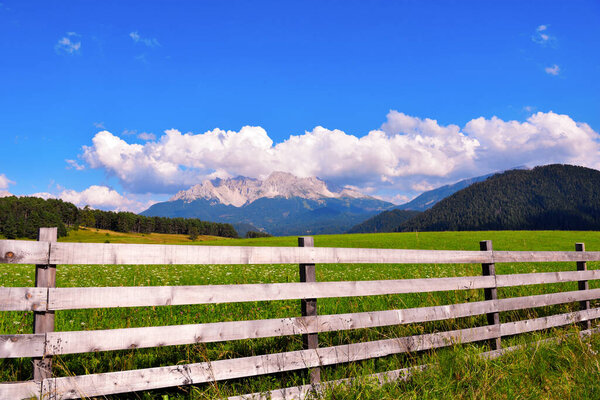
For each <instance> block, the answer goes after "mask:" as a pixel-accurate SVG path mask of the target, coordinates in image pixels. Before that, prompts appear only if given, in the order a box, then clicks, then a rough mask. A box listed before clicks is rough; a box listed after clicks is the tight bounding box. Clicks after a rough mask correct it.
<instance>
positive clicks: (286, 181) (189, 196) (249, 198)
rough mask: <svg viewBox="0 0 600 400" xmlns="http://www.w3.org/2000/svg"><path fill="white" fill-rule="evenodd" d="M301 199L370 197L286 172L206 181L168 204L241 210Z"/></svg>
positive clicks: (177, 195) (181, 192)
mask: <svg viewBox="0 0 600 400" xmlns="http://www.w3.org/2000/svg"><path fill="white" fill-rule="evenodd" d="M262 197H267V198H273V197H284V198H291V197H301V198H305V199H312V200H316V199H322V198H341V197H351V198H369V196H366V195H364V194H362V193H360V192H358V191H356V190H353V189H349V188H342V189H341V190H340V189H339V188H335V187H333V186H331V187H330V186H328V185H327V183H326V182H325V181H323V180H321V179H319V178H317V177H308V178H299V177H297V176H295V175H293V174H290V173H288V172H281V171H275V172H272V173H271V174H270V175H269V176H268V177H267V178H266V179H265V180H264V181H262V180H259V179H253V178H247V177H242V176H239V177H236V178H229V179H214V180H212V181H210V180H206V181H204V182H202V183H200V184H198V185H194V186H192V187H191V188H189V189H188V190H182V191H180V192H179V193H177V194H176V195H175V196H173V197H172V198H171V199H170V200H169V201H175V200H183V201H184V202H186V203H190V202H192V201H194V200H197V199H206V200H213V201H215V203H220V204H224V205H232V206H235V207H241V206H243V205H245V204H249V203H252V202H253V201H255V200H257V199H259V198H262Z"/></svg>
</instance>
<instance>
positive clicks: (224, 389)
mask: <svg viewBox="0 0 600 400" xmlns="http://www.w3.org/2000/svg"><path fill="white" fill-rule="evenodd" d="M80 233H81V231H80ZM91 233H92V235H89V236H81V237H79V238H77V237H76V236H69V237H67V238H66V239H67V240H70V241H99V242H104V241H105V240H103V236H102V234H103V233H104V237H106V235H105V234H106V233H109V234H110V235H111V236H110V238H114V239H116V237H117V234H116V233H114V232H91ZM71 234H73V232H72V233H71ZM82 234H84V235H88V234H90V232H85V231H84V232H83V233H82ZM97 234H99V235H97ZM113 234H114V235H115V236H113ZM169 236H175V235H169ZM177 236H182V237H179V238H172V237H171V238H164V240H168V241H166V242H160V241H159V242H158V243H170V244H183V243H186V244H190V241H189V239H188V238H187V237H185V236H184V235H177ZM121 238H122V240H123V241H125V242H136V243H150V242H148V241H146V242H144V241H142V242H140V241H139V240H142V239H143V240H149V237H147V236H144V237H140V236H135V237H134V238H128V237H127V235H125V234H124V236H121ZM88 239H89V240H88ZM95 239H97V240H95ZM484 239H490V240H493V241H494V248H495V249H497V250H572V249H573V248H574V243H575V242H585V243H586V249H587V250H590V251H592V250H600V235H599V234H598V232H559V231H557V232H551V231H547V232H528V231H519V232H438V233H396V234H356V235H323V236H316V237H315V245H317V246H328V247H379V248H413V249H456V250H460V249H466V250H477V249H478V248H479V241H480V240H484ZM111 241H112V240H111ZM115 242H116V240H115ZM154 243H156V242H154ZM198 244H210V245H252V246H295V245H297V239H296V238H295V237H283V238H279V237H277V238H260V239H227V240H217V239H214V240H205V241H202V242H199V243H198ZM588 267H589V268H598V264H597V263H589V265H588ZM573 269H575V266H574V265H570V264H565V263H549V264H499V265H497V271H498V273H500V274H506V273H525V272H543V271H555V270H573ZM480 273H481V266H480V265H478V264H449V265H446V264H444V265H441V264H440V265H430V264H427V265H393V264H383V265H347V264H326V265H318V266H317V279H318V280H320V281H340V280H373V279H403V278H428V277H443V276H468V275H479V274H480ZM296 281H298V266H297V265H247V266H228V265H224V266H216V265H179V266H174V265H160V266H148V265H138V266H114V265H103V266H95V265H76V266H71V265H61V266H58V270H57V286H59V287H75V286H83V287H85V286H142V285H143V286H162V285H204V284H231V283H264V282H296ZM33 282H34V267H33V266H27V265H25V266H20V265H0V285H2V286H32V285H33ZM590 287H594V288H595V287H598V285H597V283H596V282H590ZM576 289H577V283H575V282H573V283H565V284H553V285H536V286H528V287H522V288H505V289H502V290H499V295H500V296H501V297H511V296H523V295H532V294H541V293H548V292H555V291H564V290H576ZM480 300H483V291H482V290H468V291H460V292H458V291H457V292H438V293H420V294H406V295H393V296H372V297H362V298H337V299H322V300H319V302H318V313H319V314H336V313H350V312H361V311H374V310H385V309H398V308H410V307H421V306H431V305H442V304H452V303H460V302H467V301H480ZM595 305H596V306H597V304H595ZM577 307H578V305H577V304H575V303H574V304H565V305H560V306H552V307H542V308H537V309H532V310H524V311H515V312H506V313H502V314H501V321H503V322H506V321H512V320H518V319H526V318H534V317H538V316H544V315H549V314H554V313H560V312H566V311H569V310H576V309H577ZM298 315H299V301H273V302H253V303H232V304H218V305H197V306H171V307H138V308H122V309H97V310H70V311H60V312H57V313H56V330H57V331H68V330H86V329H112V328H125V327H137V326H161V325H178V324H194V323H204V322H216V321H228V320H240V319H241V320H253V319H265V318H285V317H294V316H298ZM32 320H33V317H32V315H31V313H23V312H3V313H0V333H2V334H8V333H31V326H32ZM484 324H485V317H473V318H460V319H456V320H448V321H441V322H433V323H427V324H412V325H403V326H395V327H386V328H376V329H360V330H354V331H346V332H332V333H325V334H320V335H319V340H320V345H321V346H329V345H337V344H345V343H355V342H359V341H367V340H377V339H386V338H390V337H398V336H406V335H412V334H421V333H430V332H435V331H440V330H448V329H458V328H466V327H473V326H480V325H484ZM528 336H531V335H525V336H521V337H518V338H507V339H506V340H505V343H506V345H510V344H514V343H519V341H522V340H533V339H534V338H536V337H537V335H534V336H533V337H528ZM301 346H302V344H301V340H300V337H298V336H289V337H283V338H267V339H255V340H241V341H235V342H224V343H212V344H204V345H190V346H170V347H165V348H155V349H138V350H124V351H114V352H103V353H91V354H80V355H69V356H63V357H58V358H57V359H56V362H55V365H56V368H55V372H56V374H57V375H59V376H64V375H71V374H86V373H100V372H108V371H119V370H127V369H135V368H148V367H156V366H162V365H175V364H180V363H186V362H202V361H206V360H217V359H222V358H234V357H244V356H250V355H256V354H268V353H277V352H282V351H288V350H298V349H300V348H301ZM473 347H474V346H468V347H465V348H464V349H465V350H462V349H463V348H462V347H459V348H457V349H455V350H452V351H458V352H459V353H460V352H462V351H467V353H465V354H466V355H465V356H466V357H468V356H469V353H468V351H469V350H468V349H471V348H473ZM475 347H476V348H477V351H482V350H483V349H485V344H480V345H477V346H475ZM473 351H474V350H473ZM444 354H446V353H445V352H434V353H427V352H426V353H419V354H411V355H397V356H390V357H384V358H381V359H377V360H368V361H365V362H360V363H355V364H351V365H341V366H337V367H328V368H324V370H323V378H324V379H341V378H345V377H348V376H356V375H360V374H365V373H372V372H378V371H384V370H389V369H397V368H402V367H406V366H411V365H418V364H422V363H425V362H428V361H429V360H430V358H431V357H444ZM448 354H452V353H451V352H450V353H448ZM449 357H450V358H452V357H454V358H457V357H458V356H449ZM598 360H599V359H598V358H596V362H598ZM439 362H440V363H441V364H443V362H444V360H443V359H440V360H439ZM486 362H487V361H486ZM489 362H490V363H491V364H489V365H490V367H489V368H491V367H493V366H494V365H496V364H494V362H496V361H493V362H492V361H489ZM481 368H483V366H481ZM486 368H488V367H486ZM561 368H562V367H561ZM569 368H571V367H564V368H563V370H561V371H563V372H564V373H571V372H573V371H571V370H570V369H569ZM573 368H577V366H575V365H574V366H573ZM507 371H510V374H513V373H517V374H518V370H514V369H508V370H507ZM427 373H429V372H426V373H425V374H427ZM488 373H489V374H492V372H491V371H488ZM494 373H497V374H500V373H504V372H503V371H502V370H500V371H497V372H494ZM581 373H584V372H583V371H582V372H581ZM31 374H32V371H31V363H30V360H29V359H22V360H1V361H0V381H16V380H28V379H31ZM424 376H425V375H424ZM490 376H494V375H490ZM431 379H433V378H431ZM490 379H491V378H490ZM498 379H499V378H498ZM306 380H307V375H306V373H305V372H297V373H287V374H275V375H270V376H265V377H259V378H252V379H240V380H234V381H230V382H226V383H219V384H218V385H198V386H194V387H184V388H179V389H174V390H164V391H152V392H148V393H144V394H135V395H133V396H135V398H161V396H164V395H167V396H169V398H194V399H196V398H211V397H218V396H224V395H233V394H243V393H250V392H255V391H263V390H268V389H275V388H279V387H286V386H293V385H299V384H303V383H306ZM414 382H418V381H414ZM523 382H524V383H527V384H530V385H534V384H536V383H535V382H534V381H533V378H532V380H531V381H530V382H525V381H523ZM415 384H416V383H415ZM448 384H449V383H448ZM455 384H456V385H457V386H456V390H455V392H450V393H452V395H453V396H456V397H457V398H475V397H464V396H463V397H460V396H461V395H460V394H459V392H462V389H460V390H459V388H460V387H461V386H460V385H459V384H458V383H457V382H455ZM410 385H411V383H410V382H409V383H407V384H402V385H400V386H394V385H389V386H386V387H385V388H384V389H381V390H385V392H375V393H380V395H381V396H380V397H383V398H385V397H386V396H388V395H385V393H387V391H389V393H390V394H389V397H387V398H402V397H403V396H404V395H403V396H398V394H400V393H405V392H406V396H408V397H406V398H418V397H425V398H427V396H430V397H429V398H442V397H432V396H436V393H438V394H439V393H441V391H439V392H432V393H430V394H427V393H425V394H423V393H422V392H419V389H418V386H410ZM481 385H484V386H485V385H486V384H484V383H481ZM592 385H593V386H595V387H596V390H597V388H598V387H600V384H597V383H596V382H595V381H594V382H593V384H592ZM425 386H427V385H425ZM492 386H493V385H492ZM367 387H369V386H368V385H367ZM340 390H341V392H340V394H339V396H341V397H334V398H359V397H367V398H380V397H368V396H367V395H366V394H363V392H361V391H360V389H352V391H349V392H347V393H346V392H344V391H343V389H340ZM344 390H347V389H344ZM354 390H358V392H355V391H354ZM369 390H375V389H373V388H371V389H368V390H367V389H365V391H369ZM395 390H402V392H396V391H395ZM490 390H491V391H490V392H489V393H488V392H485V390H484V389H481V390H480V391H477V392H474V393H478V394H481V393H488V394H486V396H488V398H503V397H502V396H504V398H510V397H506V396H505V394H504V392H500V391H498V392H493V390H495V389H494V388H493V387H490ZM590 390H592V389H590ZM353 393H355V394H353ZM494 393H496V394H498V395H499V396H498V397H495V396H493V394H494ZM536 393H537V392H536ZM333 395H335V394H332V396H333ZM131 396H132V395H123V396H109V398H131ZM336 396H337V395H336ZM519 396H521V395H519ZM519 396H517V397H514V398H528V397H519ZM543 397H544V396H542V398H543ZM478 398H481V397H478ZM529 398H533V397H529Z"/></svg>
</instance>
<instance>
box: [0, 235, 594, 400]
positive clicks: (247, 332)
mask: <svg viewBox="0 0 600 400" xmlns="http://www.w3.org/2000/svg"><path fill="white" fill-rule="evenodd" d="M40 237H41V238H42V239H45V240H43V241H38V242H31V241H12V240H11V241H8V240H4V241H0V263H4V264H11V263H16V264H36V283H37V285H36V287H34V288H22V287H0V311H34V313H35V318H36V322H35V327H34V333H33V334H18V335H0V358H20V357H31V358H33V362H34V377H33V378H34V379H33V380H32V381H28V382H12V383H0V398H28V397H31V396H36V397H38V398H44V399H47V398H53V399H70V398H79V397H90V396H102V395H108V394H113V393H123V392H131V391H139V390H150V389H158V388H165V387H171V386H179V385H190V384H198V383H204V382H214V381H220V380H226V379H234V378H242V377H251V376H258V375H262V374H270V373H276V372H283V371H294V370H301V369H306V368H313V369H314V370H313V373H311V382H312V383H313V384H316V383H317V382H318V381H319V374H318V368H319V367H321V366H326V365H334V364H340V363H348V362H353V361H359V360H365V359H369V358H374V357H383V356H386V355H391V354H400V353H406V352H415V351H422V350H427V349H434V348H439V347H444V346H448V345H450V344H453V343H459V342H460V343H468V342H475V341H484V340H486V341H490V343H491V344H492V347H494V348H500V345H501V341H500V340H501V338H502V337H503V336H511V335H516V334H520V333H525V332H532V331H538V330H543V329H548V328H552V327H557V326H563V325H567V324H571V323H579V322H586V326H587V327H588V328H589V326H590V325H589V321H591V320H593V319H597V318H600V308H591V307H590V300H594V299H600V289H589V287H588V285H587V281H588V280H594V279H600V270H587V264H586V261H600V252H586V251H583V250H584V249H583V245H582V244H578V245H577V249H576V250H577V251H574V252H566V251H557V252H554V251H552V252H549V251H542V252H532V251H495V250H491V243H490V242H487V241H486V242H482V251H441V250H391V249H350V248H348V249H346V248H318V247H312V238H302V239H301V241H300V244H301V246H302V247H297V248H295V247H294V248H291V247H279V248H276V247H216V246H161V245H130V244H80V243H57V242H56V241H55V239H54V238H53V237H52V232H49V231H47V230H42V232H41V235H40ZM506 262H510V263H525V262H527V263H529V262H575V263H576V268H577V270H571V271H559V272H542V273H526V274H511V275H497V274H496V273H495V268H494V266H495V264H496V263H506ZM292 263H293V264H299V265H300V275H301V280H302V282H298V283H271V284H241V285H203V286H162V287H90V288H84V287H79V288H56V287H53V286H54V280H53V277H52V274H53V273H54V272H55V271H56V268H55V266H56V265H63V264H106V265H118V264H292ZM323 263H369V264H371V263H373V264H376V263H386V264H444V263H446V264H457V263H465V264H473V263H477V264H481V265H482V275H481V276H467V277H445V278H427V279H400V280H377V281H352V282H349V281H346V282H315V275H314V268H315V264H323ZM48 274H49V276H50V277H49V278H48V276H47V275H48ZM560 282H579V290H576V291H569V292H558V293H549V294H542V295H534V296H524V297H512V298H498V295H497V293H496V289H497V288H501V287H511V286H523V285H535V284H547V283H560ZM469 289H483V290H484V291H485V293H486V296H485V299H486V300H485V301H474V302H467V303H460V304H450V305H443V306H430V307H419V308H409V309H396V310H385V311H372V312H359V313H349V314H334V315H317V314H316V302H317V299H320V298H332V297H355V296H374V295H388V294H402V293H423V292H435V291H455V290H469ZM289 299H300V300H302V301H303V305H302V314H301V315H302V316H299V317H291V318H278V319H266V320H265V319H263V320H246V321H230V322H214V323H204V324H190V325H177V326H153V327H142V328H126V329H107V330H92V331H69V332H54V326H53V314H54V312H55V311H60V310H69V309H84V308H111V307H142V306H170V305H184V304H186V305H187V304H217V303H228V302H250V301H271V300H289ZM573 302H579V303H580V310H579V311H574V312H570V313H565V314H558V315H550V316H546V317H541V318H533V319H527V320H522V321H514V322H508V323H500V319H499V317H498V316H499V313H501V312H506V311H512V310H522V309H528V308H535V307H542V306H549V305H557V304H563V303H573ZM477 315H487V316H488V325H485V326H478V327H473V328H466V329H459V330H453V331H445V332H435V333H428V334H423V335H416V336H410V337H399V338H392V339H385V340H376V341H370V342H362V343H352V344H345V345H338V346H330V347H321V348H319V347H318V336H317V335H318V334H319V333H322V332H330V331H340V330H352V329H360V328H375V327H383V326H392V325H400V324H409V323H421V322H430V321H439V320H446V319H453V318H461V317H469V316H477ZM286 335H303V338H304V342H305V349H304V350H298V351H290V352H285V353H276V354H266V355H257V356H251V357H243V358H234V359H223V360H215V361H207V362H202V363H195V364H185V365H176V366H169V367H158V368H147V369H140V370H131V371H119V372H109V373H102V374H91V375H83V376H68V377H53V376H52V364H51V360H52V356H55V355H63V354H76V353H86V352H99V351H112V350H123V349H132V348H148V347H158V346H173V345H185V344H193V343H210V342H220V341H228V340H241V339H253V338H266V337H274V336H286Z"/></svg>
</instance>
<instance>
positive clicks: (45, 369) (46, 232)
mask: <svg viewBox="0 0 600 400" xmlns="http://www.w3.org/2000/svg"><path fill="white" fill-rule="evenodd" d="M56 239H57V228H40V231H39V235H38V241H40V242H56ZM35 287H44V288H48V287H56V265H49V264H38V265H36V266H35ZM53 331H54V311H34V312H33V333H46V332H53ZM50 377H52V358H51V357H49V356H43V357H41V358H40V357H36V358H34V359H33V380H34V381H38V382H39V381H42V380H43V379H46V378H50Z"/></svg>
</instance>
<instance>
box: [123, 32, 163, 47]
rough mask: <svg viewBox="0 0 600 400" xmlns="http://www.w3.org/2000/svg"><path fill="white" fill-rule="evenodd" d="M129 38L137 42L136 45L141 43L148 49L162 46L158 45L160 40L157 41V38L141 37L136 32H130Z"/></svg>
mask: <svg viewBox="0 0 600 400" xmlns="http://www.w3.org/2000/svg"><path fill="white" fill-rule="evenodd" d="M129 37H130V38H131V39H132V40H133V41H134V42H135V43H141V44H143V45H145V46H147V47H157V46H160V43H158V40H156V39H155V38H145V37H142V36H140V34H139V33H138V32H137V31H135V32H130V33H129Z"/></svg>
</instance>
